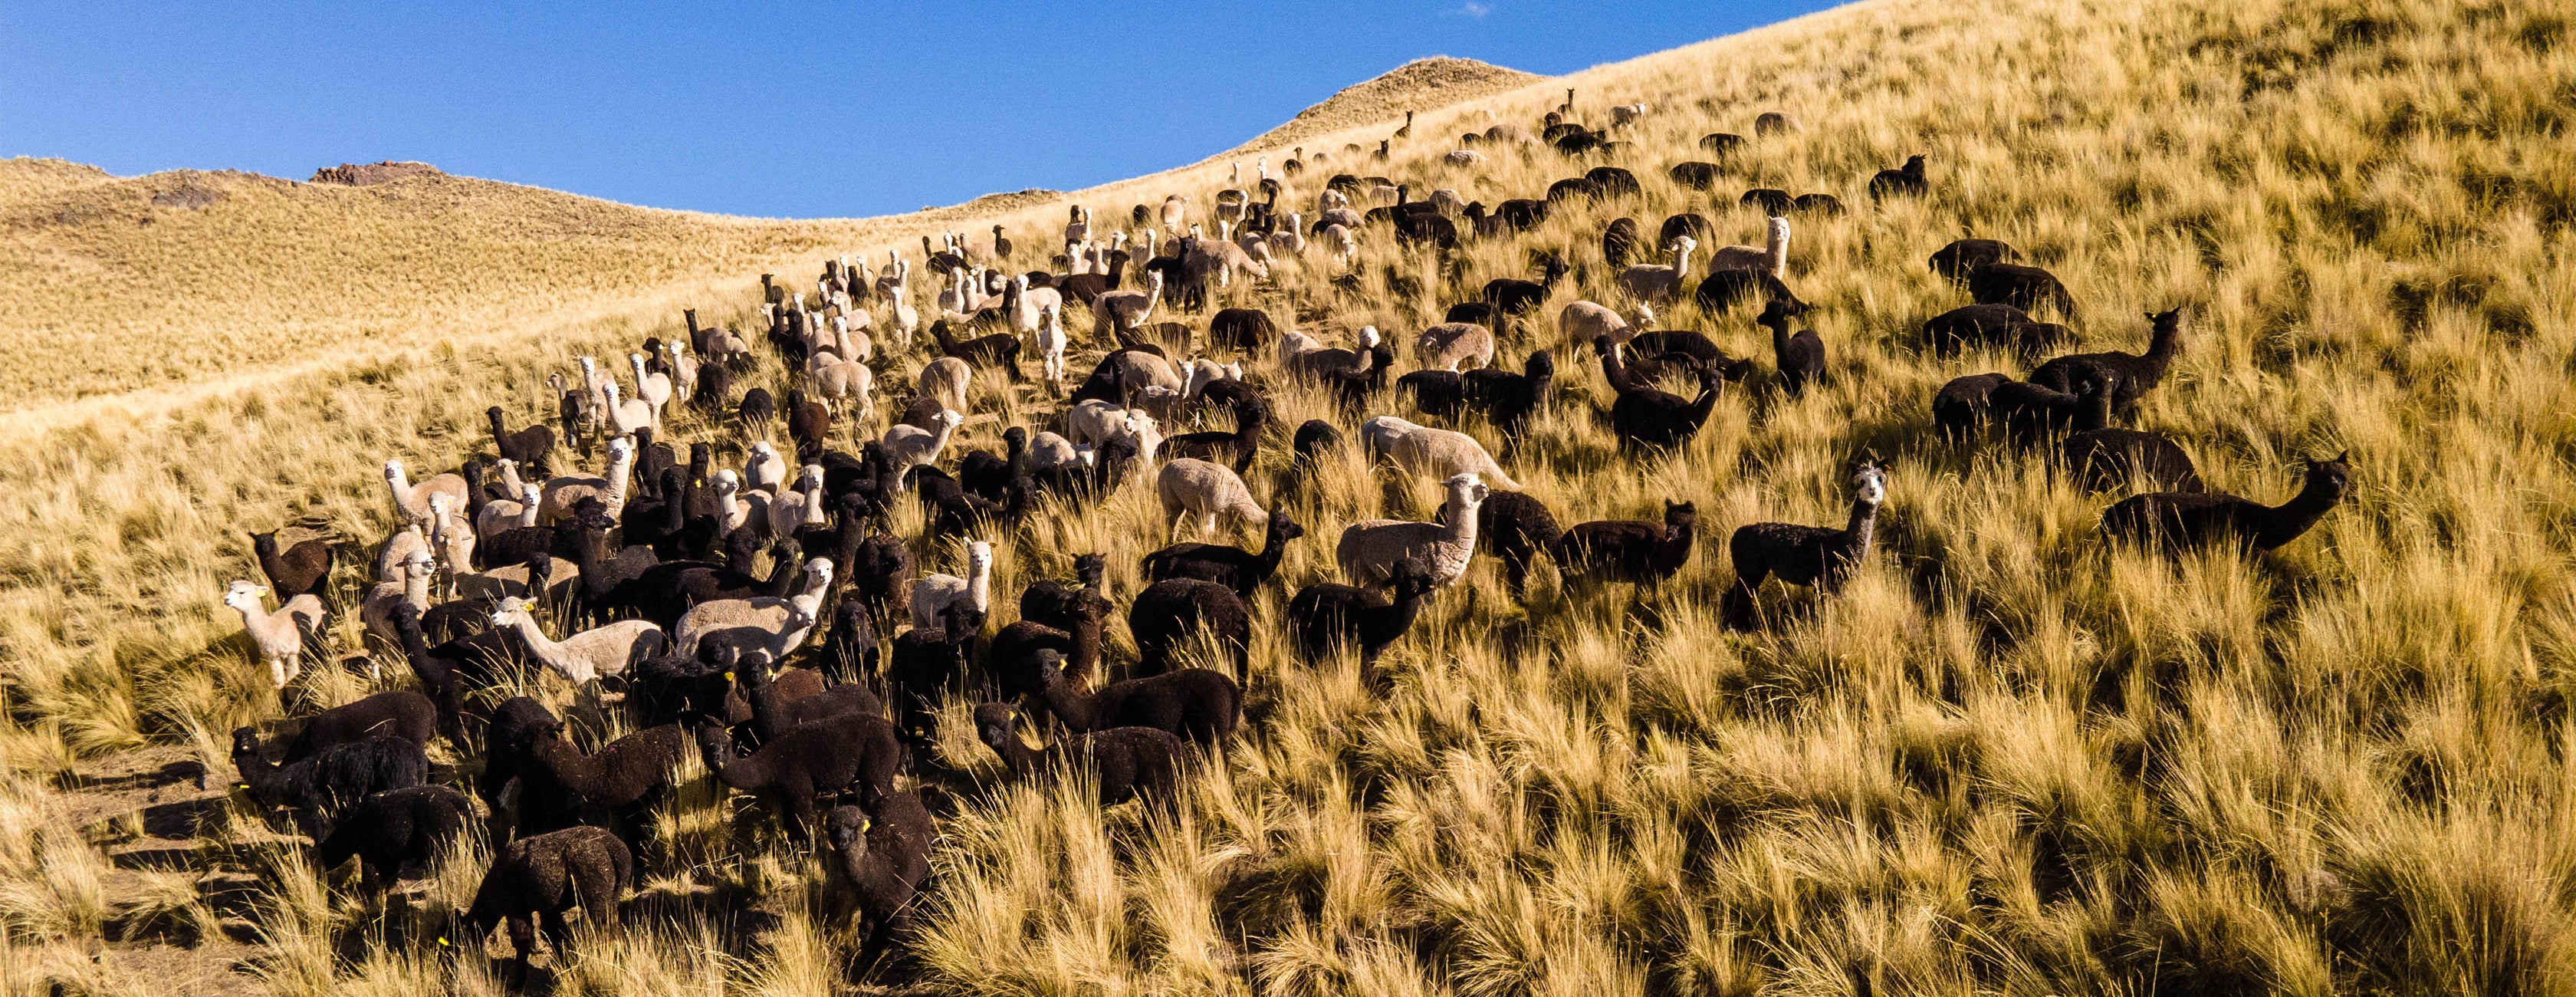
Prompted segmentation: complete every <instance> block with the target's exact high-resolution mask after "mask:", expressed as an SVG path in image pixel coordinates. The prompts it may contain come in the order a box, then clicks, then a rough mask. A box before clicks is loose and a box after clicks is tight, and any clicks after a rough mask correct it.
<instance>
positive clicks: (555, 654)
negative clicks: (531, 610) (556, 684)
mask: <svg viewBox="0 0 2576 997" xmlns="http://www.w3.org/2000/svg"><path fill="white" fill-rule="evenodd" d="M528 581H529V585H528V591H529V592H531V593H534V592H535V591H536V579H534V578H530V579H529V580H528ZM510 625H511V626H513V627H515V628H517V629H518V631H519V639H520V640H523V641H526V642H527V644H528V653H530V654H533V655H536V658H537V661H538V662H539V663H541V664H543V665H545V666H546V667H548V668H552V669H554V670H555V674H558V675H561V676H563V677H565V678H567V679H569V678H571V677H572V676H573V669H572V667H571V666H572V662H571V661H569V660H568V659H567V658H566V656H565V655H564V647H563V645H562V644H558V643H555V642H554V641H551V640H547V639H546V632H545V630H544V628H541V627H539V626H537V620H536V618H535V617H533V616H527V615H525V614H522V615H520V616H519V617H518V618H517V619H514V620H511V621H510Z"/></svg>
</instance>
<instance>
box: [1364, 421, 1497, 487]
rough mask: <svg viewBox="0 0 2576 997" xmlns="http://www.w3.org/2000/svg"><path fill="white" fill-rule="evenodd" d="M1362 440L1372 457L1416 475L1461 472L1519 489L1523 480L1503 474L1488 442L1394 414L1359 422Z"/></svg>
mask: <svg viewBox="0 0 2576 997" xmlns="http://www.w3.org/2000/svg"><path fill="white" fill-rule="evenodd" d="M1360 441H1361V442H1362V444H1364V445H1365V446H1366V447H1367V448H1368V452H1369V455H1370V456H1372V457H1384V458H1386V459H1388V460H1390V461H1392V462H1393V463H1394V464H1395V466H1396V467H1398V468H1400V469H1403V470H1404V471H1407V472H1409V473H1413V474H1423V475H1429V476H1431V477H1434V478H1441V479H1447V478H1449V477H1450V476H1452V475H1458V474H1477V475H1482V476H1483V477H1484V478H1485V479H1486V480H1490V481H1492V482H1494V483H1495V484H1498V485H1500V486H1502V487H1504V488H1508V489H1511V490H1514V491H1518V490H1520V487H1521V486H1520V483H1519V482H1516V481H1513V480H1512V477H1511V475H1508V474H1505V473H1503V468H1502V465H1501V464H1499V463H1496V462H1495V460H1494V457H1493V455H1492V454H1489V453H1486V452H1485V445H1484V444H1482V443H1479V442H1477V441H1476V438H1475V437H1473V436H1469V435H1467V434H1465V433H1461V432H1457V431H1455V430H1448V429H1433V428H1431V427H1428V426H1421V425H1416V424H1414V423H1412V422H1408V421H1406V420H1403V419H1399V418H1396V417H1395V416H1391V415H1382V416H1378V417H1376V418H1374V419H1370V420H1369V421H1367V422H1364V423H1361V424H1360Z"/></svg>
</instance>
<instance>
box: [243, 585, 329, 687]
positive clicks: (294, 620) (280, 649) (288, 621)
mask: <svg viewBox="0 0 2576 997" xmlns="http://www.w3.org/2000/svg"><path fill="white" fill-rule="evenodd" d="M267 594H268V589H267V588H266V587H264V586H259V585H253V584H251V583H250V582H247V581H242V580H239V579H236V580H234V582H233V583H232V586H231V587H230V588H227V589H225V590H224V605H227V606H231V607H232V608H234V609H236V610H239V611H240V612H241V618H242V632H243V633H246V634H249V635H250V642H251V646H253V647H256V648H258V649H259V659H260V660H261V661H264V662H266V663H267V664H268V680H269V683H270V685H271V686H273V687H275V688H278V689H284V688H286V684H287V683H289V682H292V681H295V677H296V676H298V675H301V674H303V673H304V666H303V664H302V661H301V659H302V658H303V656H304V631H305V630H311V631H313V632H314V634H315V635H317V636H318V635H320V634H321V632H322V600H321V599H318V598H315V597H314V596H313V595H312V594H311V593H306V594H304V595H299V596H296V597H295V598H292V599H288V600H286V604H285V605H283V606H279V607H277V611H276V612H273V613H272V612H269V611H268V610H267V609H266V608H265V607H263V606H262V605H261V604H260V599H259V597H260V596H263V595H267Z"/></svg>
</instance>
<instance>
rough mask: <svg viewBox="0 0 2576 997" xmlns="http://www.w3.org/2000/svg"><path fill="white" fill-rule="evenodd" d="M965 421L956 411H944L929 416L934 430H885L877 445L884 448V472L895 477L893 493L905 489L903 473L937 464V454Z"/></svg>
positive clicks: (910, 427)
mask: <svg viewBox="0 0 2576 997" xmlns="http://www.w3.org/2000/svg"><path fill="white" fill-rule="evenodd" d="M965 421H966V417H965V416H963V415H960V414H958V412H957V410H956V409H952V408H943V409H940V410H939V414H937V415H935V416H932V417H931V420H930V422H931V425H933V426H935V427H937V428H935V429H929V430H925V429H922V428H921V427H919V426H906V425H901V424H898V425H893V426H888V427H886V431H885V436H884V437H882V438H881V439H880V440H879V441H878V442H879V443H880V444H881V445H882V446H883V447H884V448H885V452H886V473H888V474H892V475H894V481H895V485H894V487H895V490H897V491H901V490H903V489H904V488H905V487H906V486H905V485H904V484H903V482H904V480H905V479H904V472H906V471H909V470H912V469H913V468H914V467H915V466H917V465H921V464H936V463H938V462H939V453H940V451H943V450H946V449H948V441H949V439H950V438H951V437H952V436H954V435H955V434H956V432H957V426H958V425H959V424H960V423H963V422H965Z"/></svg>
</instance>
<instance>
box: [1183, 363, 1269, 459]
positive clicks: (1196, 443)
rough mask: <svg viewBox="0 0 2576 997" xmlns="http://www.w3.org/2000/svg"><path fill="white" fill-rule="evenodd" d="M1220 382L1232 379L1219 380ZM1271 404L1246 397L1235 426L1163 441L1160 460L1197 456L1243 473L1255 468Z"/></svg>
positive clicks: (1237, 411) (1237, 407)
mask: <svg viewBox="0 0 2576 997" xmlns="http://www.w3.org/2000/svg"><path fill="white" fill-rule="evenodd" d="M1218 383H1220V384H1225V383H1232V382H1224V381H1220V382H1218ZM1269 425H1270V406H1268V405H1266V404H1263V403H1262V402H1261V400H1260V399H1258V398H1255V397H1250V396H1246V397H1244V398H1243V399H1242V400H1240V401H1239V402H1238V403H1237V404H1236V405H1235V406H1234V428H1233V429H1231V430H1210V431H1208V432H1203V433H1182V434H1180V435H1178V436H1174V437H1171V438H1169V439H1166V440H1164V441H1163V446H1162V449H1160V450H1158V451H1156V452H1155V455H1156V459H1158V460H1178V459H1180V458H1183V457H1195V458H1198V459H1200V460H1205V461H1211V462H1216V463H1223V464H1227V465H1229V466H1231V467H1233V468H1234V473H1236V474H1238V475H1240V474H1243V473H1244V472H1247V471H1250V470H1252V458H1253V457H1255V456H1257V455H1259V454H1260V453H1261V433H1262V430H1264V429H1267V428H1269Z"/></svg>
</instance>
